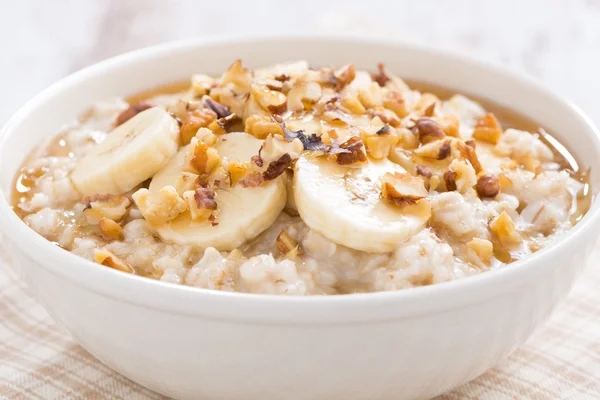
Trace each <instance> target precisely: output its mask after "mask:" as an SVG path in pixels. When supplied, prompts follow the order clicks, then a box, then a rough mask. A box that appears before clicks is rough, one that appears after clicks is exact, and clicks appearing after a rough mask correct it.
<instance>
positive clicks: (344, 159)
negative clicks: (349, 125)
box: [336, 136, 367, 165]
mask: <svg viewBox="0 0 600 400" xmlns="http://www.w3.org/2000/svg"><path fill="white" fill-rule="evenodd" d="M340 149H343V150H346V151H348V152H343V153H339V154H337V157H336V161H337V163H338V164H340V165H352V164H362V163H366V162H367V155H366V154H365V146H364V144H363V142H362V139H361V138H360V137H358V136H352V137H351V138H350V139H348V140H347V141H346V142H344V143H342V144H340Z"/></svg>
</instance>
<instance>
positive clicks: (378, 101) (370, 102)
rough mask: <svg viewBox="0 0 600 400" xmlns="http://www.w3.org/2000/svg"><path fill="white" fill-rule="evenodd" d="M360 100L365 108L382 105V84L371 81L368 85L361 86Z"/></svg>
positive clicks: (359, 91) (359, 89)
mask: <svg viewBox="0 0 600 400" xmlns="http://www.w3.org/2000/svg"><path fill="white" fill-rule="evenodd" d="M358 100H359V101H360V102H361V103H362V105H363V106H365V108H373V107H378V106H382V105H383V94H382V92H381V86H379V84H378V83H377V82H371V83H370V84H369V85H368V86H367V87H359V88H358Z"/></svg>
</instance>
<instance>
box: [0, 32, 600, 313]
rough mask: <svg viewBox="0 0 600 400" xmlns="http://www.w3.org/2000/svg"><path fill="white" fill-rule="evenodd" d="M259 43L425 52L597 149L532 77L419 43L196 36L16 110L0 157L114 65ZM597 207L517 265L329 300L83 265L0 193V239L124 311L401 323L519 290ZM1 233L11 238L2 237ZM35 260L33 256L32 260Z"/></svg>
mask: <svg viewBox="0 0 600 400" xmlns="http://www.w3.org/2000/svg"><path fill="white" fill-rule="evenodd" d="M265 41H268V42H288V43H292V44H293V43H294V42H304V41H324V42H331V41H336V42H339V43H342V42H346V43H347V44H348V43H349V44H351V43H357V42H360V43H361V44H372V45H375V46H379V45H388V46H394V47H397V48H398V49H399V50H401V49H410V50H411V51H418V52H421V53H425V54H431V53H434V54H433V55H435V56H440V57H444V58H447V59H451V60H454V61H457V62H459V61H460V62H463V63H466V64H468V65H469V66H470V67H481V68H487V69H489V70H490V71H491V72H492V73H493V74H494V75H503V76H504V77H506V78H508V79H510V80H512V81H515V82H517V83H518V84H519V85H520V86H521V87H523V90H526V91H537V92H538V93H540V94H542V95H544V96H545V97H550V98H552V99H553V100H554V101H556V102H557V104H560V105H561V107H564V108H565V109H569V110H570V111H571V112H572V113H573V115H574V117H575V116H576V118H579V119H580V120H581V122H582V123H583V124H584V125H585V126H586V127H587V128H588V133H586V134H585V135H583V136H584V137H586V140H589V141H592V142H595V145H596V147H600V132H599V131H598V129H597V127H596V126H595V124H594V123H593V122H592V121H591V119H590V118H589V117H588V116H586V115H585V114H584V113H583V112H582V111H581V110H580V109H579V108H578V107H577V106H575V105H574V104H572V103H570V102H568V101H567V100H565V99H564V98H563V97H562V96H559V95H558V94H556V93H555V92H553V91H551V90H549V89H548V88H546V87H545V86H544V85H542V84H541V83H540V82H538V81H537V80H536V79H534V78H532V77H529V76H526V75H525V74H523V73H520V72H516V71H513V70H510V69H507V68H505V67H503V66H500V65H497V64H494V63H491V62H488V61H482V60H479V59H475V58H474V57H472V56H469V55H465V54H462V53H460V52H457V51H449V50H446V49H439V48H436V47H433V46H429V45H424V44H415V43H407V42H405V41H399V40H395V39H386V38H376V37H367V38H365V37H358V36H355V35H338V34H326V35H322V34H317V35H286V36H280V35H250V36H248V35H246V36H245V37H243V38H240V37H239V36H235V35H233V36H217V37H209V38H196V39H188V40H180V41H174V42H167V43H164V44H159V45H156V46H150V47H145V48H142V49H139V50H134V51H131V52H127V53H124V54H121V55H117V56H115V57H112V58H109V59H106V60H103V61H100V62H98V63H95V64H93V65H91V66H88V67H86V68H83V69H81V70H79V71H77V72H75V73H73V74H70V75H68V76H67V77H65V78H63V79H61V80H59V81H57V82H56V83H54V84H52V85H51V86H49V87H48V88H46V89H45V90H43V91H42V92H40V93H38V94H37V95H36V96H34V97H33V98H32V99H31V100H29V101H28V102H27V103H25V104H24V105H23V106H22V107H20V109H19V110H18V111H17V112H16V113H15V114H13V116H12V117H11V118H10V119H9V120H8V121H7V122H6V124H5V125H4V127H3V128H2V129H1V130H0V153H1V152H2V151H3V149H4V147H5V145H6V142H7V138H8V137H9V136H10V135H11V134H12V133H13V130H14V129H15V128H16V127H18V125H19V124H20V122H21V121H22V120H24V119H26V118H27V115H28V114H29V113H30V112H31V110H34V109H35V108H37V107H38V106H39V105H40V104H42V103H43V102H44V101H46V100H48V99H50V98H53V97H55V96H60V95H61V92H62V91H64V90H67V89H69V88H71V87H74V86H78V85H80V84H82V83H83V82H85V81H86V80H88V79H90V78H94V77H96V76H98V75H99V73H100V72H106V71H108V70H111V69H118V68H120V67H121V66H123V65H126V64H127V62H128V61H132V60H136V61H139V60H143V61H145V62H147V61H150V60H152V59H154V58H156V57H169V55H170V54H173V53H177V52H181V51H190V50H192V49H200V48H203V47H206V46H216V45H231V44H245V45H250V46H252V45H255V44H258V42H265ZM4 151H5V150H4ZM599 209H600V201H598V200H597V199H596V198H595V196H594V198H593V199H592V204H591V206H590V209H589V210H588V212H587V213H586V214H585V215H584V216H583V218H582V219H581V220H580V221H579V222H578V224H577V225H576V226H575V227H573V228H571V229H570V230H569V231H567V232H565V233H564V234H563V235H562V237H561V238H560V240H558V241H557V242H556V243H552V244H551V245H549V246H548V247H546V248H544V249H542V250H540V251H538V252H536V253H534V254H531V255H529V256H527V257H526V258H525V259H523V260H520V261H516V262H514V263H512V264H510V265H507V266H505V267H501V268H496V269H492V270H490V271H487V272H486V273H482V274H476V275H473V276H469V277H465V278H461V279H457V280H454V281H449V282H442V283H437V284H435V285H429V286H422V287H416V288H410V289H408V290H397V291H388V292H374V293H357V294H348V295H329V296H326V295H311V296H286V295H273V294H253V293H238V292H222V291H218V290H211V289H203V288H197V287H189V286H184V285H177V284H171V283H166V282H162V281H158V280H154V279H149V278H146V277H141V276H137V275H131V274H126V273H122V272H119V271H116V270H112V269H110V268H105V267H102V266H100V265H98V264H96V263H94V262H92V261H90V260H87V259H84V258H82V257H80V256H77V255H75V254H72V253H70V252H68V251H65V250H63V249H61V248H59V247H58V246H56V245H54V244H52V243H51V242H50V241H48V240H46V239H45V238H43V237H42V236H41V235H39V234H37V233H36V232H35V231H34V230H33V229H31V228H29V227H28V226H27V225H26V224H25V223H24V222H23V221H22V220H21V219H20V218H18V216H17V215H16V214H15V213H14V212H13V211H12V209H11V206H10V199H9V198H8V197H7V196H5V194H4V193H3V192H2V194H1V195H0V229H1V230H2V231H4V236H5V237H6V238H7V239H9V241H10V242H12V244H13V246H14V247H18V248H20V250H21V251H22V252H23V253H24V254H25V255H26V256H27V257H29V258H30V259H31V260H32V261H33V262H35V263H37V264H40V265H41V267H42V268H44V269H45V270H47V271H49V272H51V273H52V274H55V275H59V276H61V277H62V278H64V279H67V280H69V281H71V282H73V283H75V284H78V285H81V286H84V287H85V288H86V289H87V290H91V291H93V292H96V293H97V294H100V295H103V296H110V297H113V298H118V299H119V300H121V301H123V302H126V303H130V304H132V305H138V306H142V307H152V308H155V309H159V310H165V311H166V310H168V311H169V312H171V313H174V314H198V312H200V311H198V310H194V309H193V308H189V307H184V308H180V307H178V302H179V301H180V299H186V301H189V302H194V301H196V302H201V301H208V302H209V303H211V304H212V303H214V302H221V303H222V304H225V305H226V306H227V307H230V308H231V310H233V309H238V310H239V307H240V306H242V307H244V309H246V308H248V309H253V308H254V307H257V308H263V307H268V308H270V309H271V311H272V312H273V315H271V317H273V318H270V317H269V318H266V319H267V320H269V321H274V320H275V317H277V315H279V317H282V316H284V315H286V313H288V312H289V311H290V310H293V311H294V312H297V313H298V314H297V315H295V316H296V317H299V316H301V315H302V316H304V317H306V318H309V317H310V315H311V313H315V312H317V314H319V315H321V316H322V317H324V316H325V314H329V315H331V313H332V312H341V313H342V314H343V315H344V316H345V317H346V318H345V320H349V319H348V316H349V315H351V313H352V309H355V308H357V307H360V308H369V307H372V306H384V305H386V304H394V305H398V303H400V302H407V303H410V304H412V305H413V306H414V307H413V308H412V309H411V310H404V312H400V314H402V315H404V316H406V317H408V316H411V315H415V314H422V312H425V311H426V312H429V313H437V312H442V311H444V310H446V309H449V308H454V307H458V306H466V305H468V304H471V303H473V297H472V296H473V295H478V296H484V298H487V299H489V298H492V297H494V296H499V295H501V294H503V293H506V291H507V290H508V289H509V288H515V287H517V286H520V285H523V284H524V283H525V282H526V281H527V280H528V279H531V278H533V277H534V276H537V274H540V273H541V272H542V271H541V270H542V269H543V268H544V264H545V261H550V260H551V259H552V257H553V254H556V253H558V252H561V251H568V248H569V246H570V244H571V243H572V242H574V241H576V240H584V241H588V242H589V241H590V240H591V236H593V237H594V238H595V235H594V234H593V232H595V229H594V225H596V226H597V225H599V224H600V213H599ZM9 232H10V236H11V237H9V235H8V233H9ZM590 235H591V236H590ZM31 248H39V250H40V253H43V254H44V255H46V256H47V257H50V259H52V260H61V259H62V260H64V261H65V262H64V263H60V264H65V265H70V267H68V268H56V267H55V266H54V265H52V264H53V263H48V262H46V263H44V262H39V261H38V260H39V259H38V260H35V257H36V256H35V255H32V254H29V253H28V252H27V251H26V250H27V249H31ZM37 257H39V255H38V256H37ZM76 264H77V265H76ZM74 267H76V268H77V269H79V271H76V269H75V268H74ZM572 268H574V267H572ZM86 275H87V276H86ZM90 278H93V279H90ZM98 282H101V283H98ZM492 285H496V286H497V287H496V290H489V289H491V286H492ZM498 287H504V288H505V289H504V290H499V289H497V288H498ZM144 291H146V292H148V293H151V294H153V295H140V296H131V295H130V293H136V294H140V293H144ZM163 296H168V297H169V298H170V300H169V301H166V302H159V301H156V298H160V299H161V300H164V299H163ZM442 297H445V298H449V299H453V300H451V301H449V302H447V303H439V304H438V306H435V304H433V303H432V302H433V301H436V299H439V298H442ZM432 299H433V300H432ZM425 300H427V301H426V303H428V304H426V305H425V304H424V305H423V306H422V307H420V306H419V304H418V303H425ZM196 304H199V303H196ZM212 316H213V317H214V318H217V319H218V318H219V316H218V314H217V313H214V314H213V315H212ZM376 318H377V317H376V316H375V315H374V316H372V317H371V319H376ZM283 319H285V320H287V321H288V322H290V323H292V322H294V319H293V318H283ZM342 319H343V318H341V316H340V318H339V320H340V321H341V320H342ZM350 319H351V318H350ZM363 319H364V318H363ZM336 320H337V319H336ZM323 321H324V322H325V321H327V322H334V321H333V320H331V321H330V320H325V319H323Z"/></svg>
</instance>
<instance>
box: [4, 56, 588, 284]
mask: <svg viewBox="0 0 600 400" xmlns="http://www.w3.org/2000/svg"><path fill="white" fill-rule="evenodd" d="M502 124H505V121H504V120H501V121H499V119H498V118H497V117H496V116H495V115H494V114H492V113H490V112H487V111H486V110H485V109H484V108H483V107H482V105H480V104H479V103H477V102H475V101H472V100H470V99H469V98H467V97H465V96H463V95H460V94H456V95H452V96H447V97H446V96H444V98H443V99H442V98H438V97H437V96H436V95H434V94H432V93H428V92H426V91H419V90H415V89H411V88H410V87H409V86H408V85H407V84H406V83H405V82H404V81H403V80H401V79H400V78H398V77H396V76H394V75H392V74H391V73H389V72H387V71H386V70H385V68H384V66H383V65H379V67H378V71H377V72H376V73H373V74H370V73H368V72H365V71H357V70H355V68H354V66H352V65H346V66H343V67H341V68H339V69H329V68H323V69H311V68H310V67H309V66H308V64H307V63H306V62H295V63H290V64H282V65H276V66H272V67H268V68H264V69H259V70H255V71H250V70H248V69H246V68H244V67H243V66H242V64H241V62H239V61H236V62H235V63H233V65H232V66H231V67H230V68H229V69H228V70H227V71H225V73H223V75H221V76H220V77H217V78H212V77H209V76H206V75H201V74H198V75H194V76H192V78H191V84H189V85H185V87H180V88H179V90H177V91H175V92H174V90H173V88H171V90H162V91H161V90H158V91H152V92H150V93H149V94H147V95H145V96H141V97H140V96H138V97H136V98H132V99H129V101H126V100H125V99H113V100H109V101H106V102H101V103H98V104H96V105H94V107H93V108H92V109H91V110H90V111H89V112H88V113H87V114H86V115H84V116H83V117H82V118H80V119H79V120H78V121H77V122H75V123H72V124H70V125H68V126H66V127H65V128H64V129H63V130H62V131H61V132H60V133H59V134H58V135H56V136H54V137H51V138H49V139H48V142H47V143H45V144H43V145H41V146H40V147H39V148H37V149H36V150H35V151H34V152H33V153H32V154H31V156H30V157H29V159H28V160H27V161H26V162H25V164H24V166H23V168H22V170H21V172H20V174H19V175H18V177H17V179H16V182H15V194H14V210H15V212H17V213H18V214H19V215H20V216H21V217H22V218H23V220H24V221H25V222H26V223H27V224H28V225H29V226H30V227H31V228H32V229H34V230H35V231H36V232H38V233H39V234H40V235H42V236H44V237H45V238H47V239H48V240H50V241H53V242H55V243H56V244H57V245H59V246H61V247H62V248H64V249H66V250H68V251H71V252H72V253H74V254H77V255H79V256H81V257H84V258H87V259H89V260H93V261H95V262H97V263H99V264H102V265H105V266H106V267H110V268H115V269H118V270H120V271H124V272H128V273H135V274H139V275H143V276H147V277H150V278H154V279H160V280H162V281H165V282H171V283H176V284H183V285H189V286H196V287H202V288H209V289H216V290H226V291H240V292H249V293H272V294H298V295H310V294H342V293H354V292H375V291H385V290H397V289H404V288H410V287H414V286H422V285H429V284H433V283H438V282H445V281H450V280H454V279H457V278H461V277H464V276H468V275H471V274H476V273H480V272H484V271H487V270H489V269H491V268H498V267H502V265H505V264H507V263H510V262H513V261H515V260H518V259H521V258H523V257H526V256H527V255H529V254H531V253H533V252H535V251H537V250H539V249H541V248H542V247H544V246H546V245H548V244H549V243H550V242H551V241H553V240H556V239H557V237H558V236H560V235H561V234H562V233H564V232H565V231H567V230H568V229H569V228H571V227H572V226H573V225H574V224H575V223H576V222H577V220H578V218H580V217H581V215H582V214H583V212H584V211H585V209H586V205H585V204H586V199H588V200H589V195H588V193H589V188H588V187H587V185H586V184H585V183H584V181H585V180H584V178H585V176H584V174H581V172H578V171H576V167H573V166H570V165H568V164H567V163H566V161H565V158H564V157H563V156H561V154H559V153H558V152H557V151H556V148H552V147H551V146H549V144H548V141H547V140H545V136H544V135H545V133H544V132H543V131H539V132H538V133H532V132H528V131H524V130H520V129H518V128H522V129H526V128H524V127H519V126H515V127H514V128H508V129H503V126H502ZM505 128H506V126H505Z"/></svg>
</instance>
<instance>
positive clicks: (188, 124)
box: [179, 108, 217, 146]
mask: <svg viewBox="0 0 600 400" xmlns="http://www.w3.org/2000/svg"><path fill="white" fill-rule="evenodd" d="M216 119H217V114H216V113H215V112H214V111H212V110H209V109H208V108H202V109H198V110H193V111H192V112H190V113H188V115H187V118H186V119H185V120H183V121H182V125H181V128H179V143H180V144H181V146H185V145H187V144H189V143H190V141H191V140H192V138H193V137H194V136H196V133H197V132H198V130H199V129H200V128H206V127H207V126H209V125H210V124H211V123H212V122H213V121H215V120H216Z"/></svg>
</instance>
